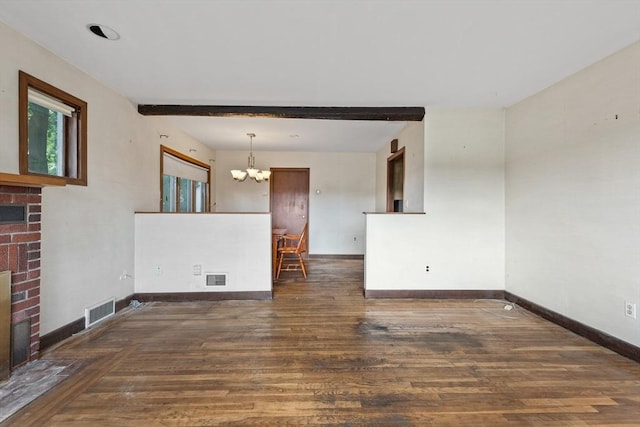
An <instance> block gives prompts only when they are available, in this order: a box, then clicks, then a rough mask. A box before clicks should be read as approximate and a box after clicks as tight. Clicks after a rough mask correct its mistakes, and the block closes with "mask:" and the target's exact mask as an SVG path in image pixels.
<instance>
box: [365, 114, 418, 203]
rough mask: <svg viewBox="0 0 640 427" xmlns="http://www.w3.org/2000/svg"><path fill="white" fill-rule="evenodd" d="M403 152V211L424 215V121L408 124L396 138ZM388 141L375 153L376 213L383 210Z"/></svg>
mask: <svg viewBox="0 0 640 427" xmlns="http://www.w3.org/2000/svg"><path fill="white" fill-rule="evenodd" d="M397 139H398V148H402V147H404V148H405V153H404V166H405V172H404V207H403V209H404V212H424V121H422V122H409V123H407V125H406V126H405V127H404V128H403V129H402V130H401V131H400V133H399V134H398V136H397ZM390 155H391V141H389V143H387V144H385V146H384V147H383V148H381V149H380V150H378V152H377V153H376V212H385V211H386V210H387V158H389V156H390Z"/></svg>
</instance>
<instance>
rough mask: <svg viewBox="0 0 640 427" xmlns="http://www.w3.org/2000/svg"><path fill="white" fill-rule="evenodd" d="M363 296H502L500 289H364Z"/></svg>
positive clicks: (498, 297)
mask: <svg viewBox="0 0 640 427" xmlns="http://www.w3.org/2000/svg"><path fill="white" fill-rule="evenodd" d="M364 297H365V298H372V299H373V298H415V299H487V298H497V299H503V298H504V291H502V290H491V289H487V290H483V289H478V290H476V289H468V290H465V289H462V290H429V289H398V290H395V289H393V290H392V289H384V290H378V289H370V290H367V289H365V291H364Z"/></svg>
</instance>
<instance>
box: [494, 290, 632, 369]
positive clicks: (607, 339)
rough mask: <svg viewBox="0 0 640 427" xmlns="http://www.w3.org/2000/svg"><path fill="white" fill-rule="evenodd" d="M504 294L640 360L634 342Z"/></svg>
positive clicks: (608, 346)
mask: <svg viewBox="0 0 640 427" xmlns="http://www.w3.org/2000/svg"><path fill="white" fill-rule="evenodd" d="M504 294H505V295H504V297H505V299H506V300H508V301H511V302H513V303H515V304H518V305H519V306H520V307H522V308H524V309H526V310H528V311H530V312H532V313H534V314H537V315H538V316H540V317H542V318H543V319H546V320H548V321H550V322H553V323H555V324H556V325H559V326H562V327H563V328H565V329H568V330H570V331H571V332H574V333H576V334H578V335H580V336H582V337H584V338H586V339H588V340H590V341H592V342H594V343H596V344H598V345H601V346H602V347H605V348H608V349H609V350H611V351H615V352H616V353H618V354H620V355H622V356H625V357H627V358H629V359H631V360H633V361H636V362H640V347H636V346H634V345H633V344H629V343H628V342H625V341H622V340H621V339H619V338H616V337H614V336H611V335H609V334H607V333H605V332H602V331H599V330H598V329H595V328H592V327H591V326H587V325H585V324H583V323H580V322H578V321H576V320H573V319H570V318H568V317H566V316H563V315H562V314H559V313H556V312H555V311H553V310H549V309H548V308H544V307H542V306H540V305H538V304H536V303H533V302H531V301H529V300H526V299H524V298H521V297H519V296H517V295H514V294H512V293H511V292H506V291H505V293H504Z"/></svg>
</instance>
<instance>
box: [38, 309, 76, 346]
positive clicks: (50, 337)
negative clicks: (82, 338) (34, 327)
mask: <svg viewBox="0 0 640 427" xmlns="http://www.w3.org/2000/svg"><path fill="white" fill-rule="evenodd" d="M83 330H84V317H82V318H80V319H78V320H74V321H73V322H71V323H67V324H66V325H64V326H61V327H59V328H58V329H56V330H55V331H51V332H49V333H48V334H45V335H42V336H41V337H40V351H41V352H42V351H43V350H46V349H47V348H49V347H52V346H54V345H56V344H58V343H59V342H61V341H64V340H66V339H67V338H69V337H71V336H73V335H74V334H77V333H78V332H82V331H83Z"/></svg>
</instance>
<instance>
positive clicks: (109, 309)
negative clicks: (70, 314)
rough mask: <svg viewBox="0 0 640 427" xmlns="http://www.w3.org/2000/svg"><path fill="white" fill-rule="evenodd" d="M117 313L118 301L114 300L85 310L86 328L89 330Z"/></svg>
mask: <svg viewBox="0 0 640 427" xmlns="http://www.w3.org/2000/svg"><path fill="white" fill-rule="evenodd" d="M115 312H116V300H115V298H112V299H110V300H107V301H105V302H101V303H99V304H96V305H94V306H92V307H87V308H85V309H84V326H85V328H88V327H89V326H93V325H95V324H96V323H98V322H101V321H103V320H104V319H106V318H108V317H110V316H113V315H114V314H115Z"/></svg>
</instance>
